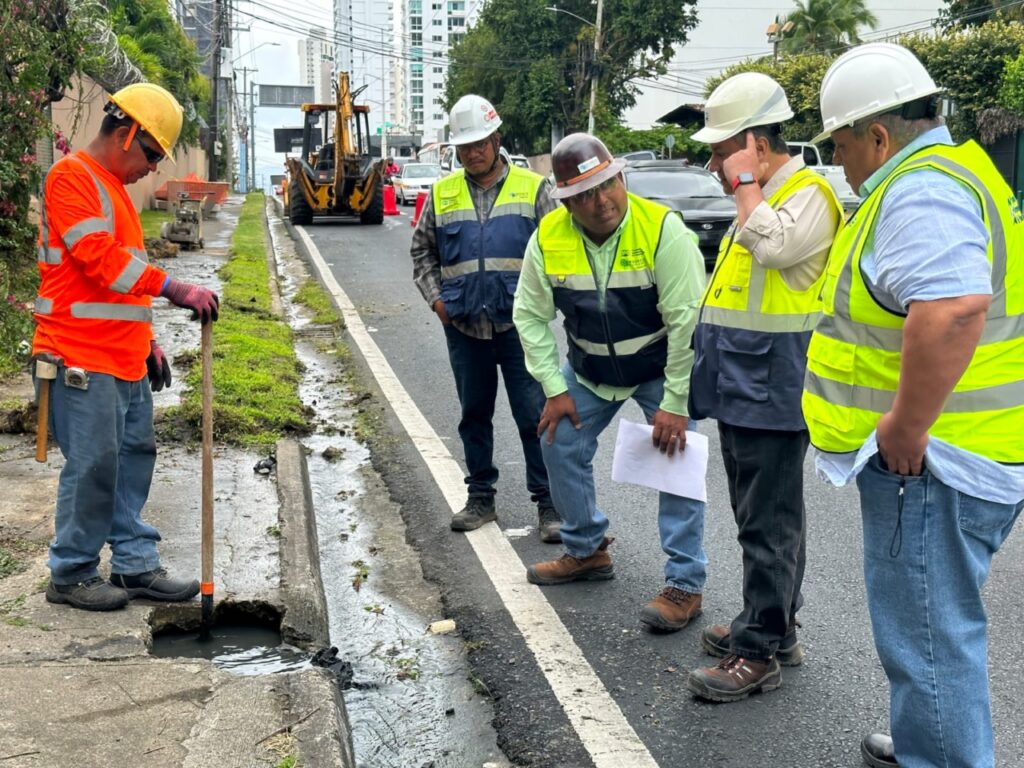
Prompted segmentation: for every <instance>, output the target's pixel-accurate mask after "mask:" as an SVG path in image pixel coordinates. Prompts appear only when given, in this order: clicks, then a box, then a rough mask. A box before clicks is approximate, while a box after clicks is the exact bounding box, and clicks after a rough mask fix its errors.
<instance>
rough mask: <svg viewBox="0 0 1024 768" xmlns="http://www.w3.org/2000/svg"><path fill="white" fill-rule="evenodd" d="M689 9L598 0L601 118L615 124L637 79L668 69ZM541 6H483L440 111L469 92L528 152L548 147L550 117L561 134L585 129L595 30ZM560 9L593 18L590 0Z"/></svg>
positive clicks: (500, 0)
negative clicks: (600, 15)
mask: <svg viewBox="0 0 1024 768" xmlns="http://www.w3.org/2000/svg"><path fill="white" fill-rule="evenodd" d="M695 4H696V0H681V1H680V2H671V3H652V2H648V1H647V0H605V1H604V17H603V19H602V24H601V52H600V56H599V60H598V62H597V67H598V73H599V75H600V83H599V89H598V92H599V107H600V112H601V114H602V115H607V116H609V117H610V118H611V119H614V118H617V117H618V116H619V115H621V114H622V112H623V111H624V110H625V109H627V108H628V107H630V106H632V105H633V104H634V103H635V102H636V94H637V93H638V87H637V85H636V81H637V80H638V79H640V78H645V77H651V76H654V75H656V74H662V73H664V72H665V71H666V65H667V63H668V62H669V61H670V60H671V59H672V57H673V56H674V55H675V51H676V47H677V46H678V45H681V44H683V43H685V42H686V36H687V34H688V32H689V31H690V30H691V29H692V28H693V27H694V26H695V25H696V23H697V17H696V12H695V10H694V6H695ZM548 5H550V0H490V2H488V3H487V5H486V6H484V10H483V11H482V13H481V15H480V20H479V21H478V22H477V24H476V25H475V26H474V27H473V28H472V29H470V30H469V31H468V32H467V33H466V36H465V38H464V39H463V40H462V41H461V42H460V43H459V44H458V45H456V47H455V48H454V50H453V51H452V61H451V66H450V67H449V71H448V82H447V90H446V93H445V96H446V102H447V103H446V106H447V107H449V108H450V107H451V105H452V104H454V102H455V101H456V100H458V98H459V97H460V96H463V95H464V94H467V93H477V94H479V95H481V96H484V97H486V98H488V99H490V100H491V101H492V102H493V103H494V105H495V107H496V108H497V110H498V112H499V114H500V115H501V119H502V123H503V125H502V134H503V135H504V136H505V137H506V139H507V140H508V143H509V144H510V145H511V146H514V147H515V148H517V149H518V150H521V151H525V152H534V151H540V150H543V149H546V148H547V146H548V142H549V137H550V130H551V123H552V120H555V121H557V122H559V123H560V125H562V126H563V127H564V128H565V130H566V132H569V131H574V130H581V129H584V128H585V127H586V122H587V111H588V106H589V97H590V78H591V74H592V73H593V72H594V69H593V66H594V33H595V29H594V27H593V26H592V25H589V24H587V23H584V22H582V21H580V19H578V18H573V17H572V16H570V15H569V14H568V13H557V12H553V11H548V10H545V7H546V6H548ZM558 7H559V8H561V9H562V10H564V11H567V12H569V13H573V14H576V15H577V16H579V17H581V18H582V19H586V20H588V21H589V20H591V19H592V18H593V14H594V11H593V6H592V4H591V3H590V2H589V0H564V1H562V2H560V3H559V6H558ZM425 64H426V65H427V66H429V61H427V62H425Z"/></svg>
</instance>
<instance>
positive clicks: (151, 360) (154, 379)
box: [146, 341, 171, 392]
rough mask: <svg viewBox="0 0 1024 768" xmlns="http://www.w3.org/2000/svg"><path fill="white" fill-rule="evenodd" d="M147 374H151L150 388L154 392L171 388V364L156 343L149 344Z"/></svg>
mask: <svg viewBox="0 0 1024 768" xmlns="http://www.w3.org/2000/svg"><path fill="white" fill-rule="evenodd" d="M146 372H147V373H148V374H149V386H150V388H151V389H152V390H153V391H154V392H159V391H160V390H161V389H163V388H164V387H170V386H171V364H170V363H168V362H167V355H165V354H164V351H163V350H162V349H160V345H159V344H157V343H156V341H151V342H149V357H147V358H146Z"/></svg>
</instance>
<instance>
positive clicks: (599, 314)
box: [537, 193, 672, 387]
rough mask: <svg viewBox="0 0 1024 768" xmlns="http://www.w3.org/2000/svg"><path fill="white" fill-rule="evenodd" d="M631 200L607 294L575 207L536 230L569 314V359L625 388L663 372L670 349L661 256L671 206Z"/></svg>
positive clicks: (557, 297) (558, 301) (558, 302)
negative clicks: (658, 277) (662, 307)
mask: <svg viewBox="0 0 1024 768" xmlns="http://www.w3.org/2000/svg"><path fill="white" fill-rule="evenodd" d="M628 198H629V220H628V221H627V222H626V225H625V226H624V227H623V229H622V232H621V233H620V236H619V242H618V243H617V244H616V247H615V261H614V262H613V264H612V269H611V273H610V274H609V275H608V284H607V286H606V290H605V292H604V295H601V294H600V292H599V291H598V283H597V278H596V277H595V276H594V272H593V269H592V268H591V264H590V259H589V258H588V257H587V253H586V249H585V248H584V245H583V238H582V237H581V236H580V233H579V232H577V231H576V229H575V228H574V227H573V225H572V217H571V216H570V214H569V211H568V210H566V209H565V208H558V209H557V210H554V211H552V212H551V213H549V214H548V215H547V216H545V217H544V218H543V219H542V220H541V223H540V230H539V232H538V233H537V245H538V246H540V250H541V253H542V254H543V255H544V272H545V274H546V275H547V278H548V281H549V282H550V283H551V291H552V293H553V295H554V301H555V306H556V307H557V308H558V309H559V310H560V311H561V313H562V315H563V316H564V317H565V332H566V336H567V337H568V340H569V363H570V364H571V365H572V367H573V370H574V371H576V372H577V373H579V374H580V375H582V376H583V377H585V378H587V379H589V380H590V381H593V382H596V383H599V384H610V385H613V386H619V387H630V386H635V385H637V384H642V383H644V382H646V381H652V380H653V379H656V378H658V377H660V376H664V375H665V362H666V359H667V355H668V330H667V329H666V328H665V324H664V322H663V321H662V319H661V313H660V312H659V311H658V291H657V289H656V285H655V278H654V256H655V254H656V253H657V251H658V245H659V244H660V242H661V232H662V227H663V226H664V223H665V219H666V218H668V216H670V215H672V211H670V210H669V209H668V208H666V207H665V206H663V205H659V204H658V203H652V202H649V201H647V200H644V199H643V198H640V197H637V196H636V195H634V194H632V193H628ZM652 289H653V290H652Z"/></svg>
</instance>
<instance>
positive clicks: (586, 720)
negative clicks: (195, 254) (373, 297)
mask: <svg viewBox="0 0 1024 768" xmlns="http://www.w3.org/2000/svg"><path fill="white" fill-rule="evenodd" d="M295 231H296V232H298V233H299V237H300V238H302V242H303V243H304V244H305V246H306V248H307V249H308V251H309V254H310V257H311V258H312V261H313V265H314V266H315V267H316V269H317V271H318V272H319V273H320V280H321V282H322V283H323V285H324V286H325V287H326V288H327V290H328V292H329V293H330V294H331V295H332V296H333V297H334V300H335V301H336V302H337V303H338V309H339V310H340V311H341V314H342V316H343V317H344V319H345V325H346V327H347V330H348V333H349V335H350V336H351V337H352V340H353V341H354V342H355V343H356V346H357V347H359V351H360V352H361V353H362V355H363V357H364V358H365V360H366V363H367V365H368V366H369V367H370V370H371V371H372V372H373V375H374V378H376V379H377V384H378V386H380V389H381V392H383V393H384V396H385V397H386V398H387V399H388V401H389V402H390V403H391V407H392V408H393V409H394V411H395V414H396V415H397V416H398V419H399V421H401V422H402V426H403V427H405V431H406V432H407V433H408V434H409V437H410V439H411V440H412V442H413V444H414V445H415V446H416V449H417V450H418V451H419V453H420V455H421V456H422V457H423V460H424V462H426V465H427V468H428V469H429V470H430V472H431V474H432V475H433V476H434V481H435V482H436V483H437V485H438V487H439V488H440V489H441V493H442V494H444V497H445V500H446V501H447V502H448V506H449V507H451V510H452V513H453V514H454V513H455V512H456V511H458V510H459V509H461V508H462V505H463V503H464V502H465V499H466V484H465V482H463V474H462V468H461V467H460V466H459V465H458V463H457V462H456V461H455V459H453V458H452V455H451V454H450V453H449V452H448V449H447V447H445V444H444V442H442V440H441V439H440V438H439V437H438V435H437V433H436V432H435V431H434V428H433V427H431V426H430V423H429V422H428V421H427V419H426V417H424V416H423V414H422V413H420V410H419V408H417V407H416V404H415V403H414V402H413V400H412V398H411V397H410V396H409V393H408V392H406V390H405V387H403V386H402V384H401V382H400V381H399V380H398V377H397V376H396V375H395V372H394V371H393V370H392V368H391V365H390V364H389V363H388V361H387V359H386V358H385V357H384V355H383V353H382V352H381V351H380V347H378V346H377V343H376V342H375V341H374V340H373V338H372V337H371V336H370V334H369V333H368V332H367V330H366V326H365V325H364V324H363V320H362V318H361V317H360V316H359V313H358V312H357V311H356V308H355V305H353V304H352V302H351V301H350V300H349V298H348V296H347V295H346V294H345V291H343V290H342V288H341V286H340V285H339V284H338V281H337V280H336V279H335V278H334V275H333V274H332V273H331V270H330V269H329V268H328V267H327V264H326V263H325V262H324V259H323V257H322V256H321V255H320V251H319V250H318V249H317V247H316V245H315V244H314V243H313V240H312V239H311V238H310V237H309V235H308V234H306V231H305V229H304V228H303V227H295ZM464 535H465V536H466V538H467V539H468V540H469V543H470V545H471V546H472V547H473V551H474V552H475V553H476V556H477V558H478V559H479V560H480V564H481V565H482V566H483V569H484V572H485V573H486V574H487V576H488V578H490V580H491V583H492V584H493V585H494V588H495V590H496V591H497V593H498V596H499V597H500V598H501V600H502V602H503V603H504V604H505V608H506V609H507V610H508V612H509V614H510V615H511V616H512V621H514V622H515V625H516V627H518V629H519V632H520V633H521V634H522V636H523V639H524V640H525V641H526V645H527V647H529V649H530V651H531V652H532V653H533V655H534V658H535V659H536V660H537V666H538V667H539V668H540V670H541V671H542V672H543V673H544V676H545V677H546V678H547V681H548V684H549V685H550V686H551V690H552V691H553V692H554V694H555V696H556V698H557V699H558V701H559V703H560V704H561V705H562V709H564V710H565V714H566V715H567V716H568V718H569V722H570V723H572V726H573V728H574V729H575V730H576V733H577V735H578V736H579V737H580V741H582V742H583V746H584V748H585V749H586V750H587V752H589V753H590V757H591V759H592V760H593V761H594V765H595V766H596V767H597V768H625V767H626V766H628V767H629V768H658V764H657V763H656V762H655V760H654V758H653V757H652V756H651V753H650V752H648V751H647V747H645V746H644V743H643V742H642V741H641V740H640V737H639V736H637V734H636V731H634V730H633V727H632V726H631V725H630V724H629V721H627V720H626V717H625V716H624V715H623V714H622V710H620V709H619V705H618V704H616V703H615V700H614V699H613V698H612V697H611V695H610V694H609V693H608V691H607V690H606V689H605V687H604V685H603V684H602V683H601V680H600V678H598V676H597V673H595V672H594V669H593V668H592V667H591V666H590V664H589V663H588V662H587V660H586V657H584V655H583V652H582V651H581V650H580V648H579V646H578V645H576V641H575V640H573V639H572V635H571V634H569V630H568V629H566V627H565V625H564V624H563V623H562V620H561V619H560V618H559V617H558V614H557V613H555V609H554V608H552V607H551V604H550V603H549V602H548V601H547V599H546V598H545V597H544V594H543V592H541V590H540V589H539V588H538V587H536V586H534V585H533V584H530V583H529V582H527V581H526V568H525V567H524V566H523V562H522V561H521V560H520V559H519V556H518V555H517V554H516V553H515V550H514V549H512V545H511V544H510V543H509V542H508V541H507V540H506V539H505V537H504V536H502V534H501V530H500V529H499V528H498V526H497V525H495V524H493V523H488V524H487V525H485V526H483V527H482V528H478V529H477V530H475V531H472V532H470V533H467V534H464Z"/></svg>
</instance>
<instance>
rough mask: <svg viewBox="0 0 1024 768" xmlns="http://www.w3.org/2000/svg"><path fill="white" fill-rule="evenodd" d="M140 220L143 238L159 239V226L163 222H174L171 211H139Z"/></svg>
mask: <svg viewBox="0 0 1024 768" xmlns="http://www.w3.org/2000/svg"><path fill="white" fill-rule="evenodd" d="M139 218H140V219H142V234H143V235H144V236H145V237H160V225H161V224H163V223H164V222H165V221H174V213H172V212H171V211H149V210H146V211H139Z"/></svg>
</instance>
